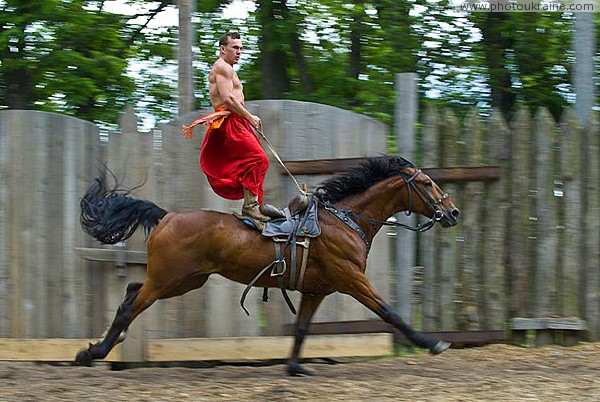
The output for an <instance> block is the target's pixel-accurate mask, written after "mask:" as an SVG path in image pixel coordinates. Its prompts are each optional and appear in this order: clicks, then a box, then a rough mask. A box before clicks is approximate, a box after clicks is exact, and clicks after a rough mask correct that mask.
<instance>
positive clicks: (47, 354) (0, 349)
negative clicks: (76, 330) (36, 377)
mask: <svg viewBox="0 0 600 402" xmlns="http://www.w3.org/2000/svg"><path fill="white" fill-rule="evenodd" d="M95 342H96V340H93V339H50V338H49V339H19V338H16V339H13V338H0V360H11V361H15V360H16V361H49V362H68V361H73V360H74V359H75V355H76V354H77V352H78V351H79V350H81V349H84V348H86V347H87V345H88V344H89V343H95ZM120 349H121V345H117V346H116V347H115V348H114V349H113V350H112V351H111V352H110V354H109V355H108V356H107V357H106V359H104V360H102V361H106V362H111V361H121V360H120V358H119V357H118V356H119V355H120Z"/></svg>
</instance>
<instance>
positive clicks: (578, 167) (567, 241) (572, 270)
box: [559, 109, 586, 317]
mask: <svg viewBox="0 0 600 402" xmlns="http://www.w3.org/2000/svg"><path fill="white" fill-rule="evenodd" d="M560 127H561V135H560V138H559V141H560V146H559V150H560V156H561V158H560V163H561V168H560V171H561V172H562V177H561V179H562V190H563V194H562V206H563V211H562V217H563V222H564V223H563V231H562V232H563V233H562V235H563V236H562V242H561V246H560V247H559V249H560V250H562V252H563V256H562V264H561V268H562V270H561V278H560V286H559V289H560V299H559V303H560V314H561V315H562V316H565V317H581V316H582V315H581V314H582V312H581V302H580V300H581V299H582V298H581V293H580V292H579V284H580V276H581V275H582V274H583V273H584V270H585V267H586V263H585V261H584V260H583V254H584V250H585V248H584V247H582V246H583V244H584V234H583V232H582V228H584V227H585V225H584V221H583V191H582V186H583V181H582V177H583V175H584V174H585V169H583V164H584V159H583V155H582V150H583V147H582V130H581V128H580V127H579V125H578V124H577V121H576V118H575V115H574V113H573V110H572V109H567V110H566V111H565V113H564V114H563V117H562V121H561V124H560ZM582 284H583V283H582Z"/></svg>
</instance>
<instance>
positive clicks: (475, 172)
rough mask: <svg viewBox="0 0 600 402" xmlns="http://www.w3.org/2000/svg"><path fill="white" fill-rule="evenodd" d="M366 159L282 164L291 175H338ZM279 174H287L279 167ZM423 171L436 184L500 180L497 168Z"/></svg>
mask: <svg viewBox="0 0 600 402" xmlns="http://www.w3.org/2000/svg"><path fill="white" fill-rule="evenodd" d="M365 160H366V158H364V157H360V158H336V159H317V160H306V161H298V160H286V161H284V162H283V163H284V164H285V166H286V167H287V168H288V170H289V171H290V172H291V173H292V174H293V175H301V174H306V175H312V174H338V173H344V172H347V171H349V170H351V169H354V168H356V167H358V166H359V165H360V164H361V163H362V162H364V161H365ZM277 169H278V171H279V173H281V174H287V172H286V171H285V169H283V167H281V166H280V165H278V166H277ZM423 171H424V172H425V173H427V174H428V175H429V177H431V178H432V179H433V180H435V181H436V182H440V183H443V182H449V181H491V180H498V179H499V178H500V174H501V169H500V167H499V166H472V167H469V166H456V167H443V168H427V167H426V168H423Z"/></svg>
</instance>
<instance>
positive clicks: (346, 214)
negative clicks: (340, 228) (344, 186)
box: [322, 202, 371, 254]
mask: <svg viewBox="0 0 600 402" xmlns="http://www.w3.org/2000/svg"><path fill="white" fill-rule="evenodd" d="M322 204H323V208H325V209H326V210H328V211H329V212H331V213H332V214H334V215H335V216H337V217H338V218H339V219H340V220H341V221H342V222H344V223H345V224H346V225H348V226H349V227H350V228H351V229H352V230H353V231H354V232H356V233H357V234H358V235H359V236H360V238H361V239H362V241H364V242H365V244H366V245H367V254H368V253H369V250H370V249H371V241H370V240H369V239H367V235H366V233H365V231H364V230H363V229H362V228H361V227H360V226H359V225H358V223H356V222H355V221H354V220H352V218H350V211H346V210H343V209H338V208H336V207H334V206H333V205H331V203H329V202H322Z"/></svg>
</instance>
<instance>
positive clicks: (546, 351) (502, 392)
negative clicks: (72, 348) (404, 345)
mask: <svg viewBox="0 0 600 402" xmlns="http://www.w3.org/2000/svg"><path fill="white" fill-rule="evenodd" d="M304 367H305V368H308V369H309V370H311V371H312V372H313V373H314V374H315V376H313V377H302V378H291V377H287V376H286V375H285V365H283V364H274V365H268V366H257V365H219V366H216V367H210V368H206V367H205V368H183V367H160V368H159V367H152V368H137V369H128V370H121V371H114V370H111V369H110V367H109V366H108V365H107V364H99V365H96V366H94V367H71V366H56V365H48V364H38V363H29V362H18V363H15V362H0V400H1V401H38V400H39V401H82V400H90V401H186V400H193V401H295V400H305V401H310V400H315V401H316V400H319V401H342V400H343V401H366V400H369V401H392V400H394V401H402V400H410V401H414V400H421V401H482V400H485V401H490V400H505V401H518V400H521V401H588V400H589V401H592V400H594V401H596V400H600V343H597V344H582V345H579V346H575V347H571V348H562V347H558V346H556V347H543V348H539V349H530V348H519V347H514V346H508V345H491V346H486V347H480V348H469V349H450V350H448V351H446V352H445V353H443V354H442V355H439V356H430V355H428V354H427V353H425V352H417V353H415V354H408V355H405V356H402V357H395V358H384V359H371V360H365V359H363V360H361V361H357V359H347V360H344V361H339V362H337V363H336V364H331V362H328V363H326V362H323V361H317V360H315V361H311V362H309V363H307V364H305V366H304Z"/></svg>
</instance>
